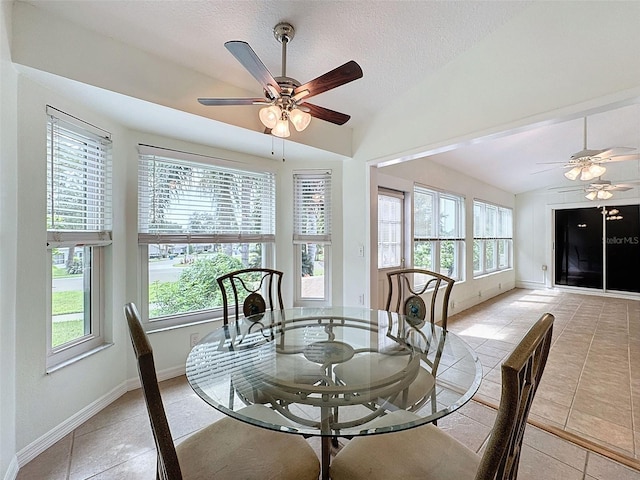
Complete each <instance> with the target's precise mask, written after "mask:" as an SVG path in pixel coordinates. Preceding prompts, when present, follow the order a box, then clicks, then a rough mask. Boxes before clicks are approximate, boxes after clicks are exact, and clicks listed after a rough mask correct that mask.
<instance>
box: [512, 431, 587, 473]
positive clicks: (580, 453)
mask: <svg viewBox="0 0 640 480" xmlns="http://www.w3.org/2000/svg"><path fill="white" fill-rule="evenodd" d="M524 444H525V445H529V446H530V447H533V448H535V449H536V450H538V451H539V452H542V453H544V454H546V455H549V456H550V457H552V458H555V459H556V460H559V461H560V462H562V463H565V464H567V465H569V466H571V467H573V468H575V469H577V470H580V471H582V470H583V469H584V465H585V461H586V458H587V451H586V450H585V449H584V448H581V447H578V446H577V445H574V444H573V443H570V442H567V441H566V440H562V439H561V438H558V437H556V436H555V435H552V434H550V433H547V432H545V431H543V430H540V429H539V428H536V427H534V426H533V425H527V428H526V430H525V433H524Z"/></svg>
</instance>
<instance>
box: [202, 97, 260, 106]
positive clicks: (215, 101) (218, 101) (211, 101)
mask: <svg viewBox="0 0 640 480" xmlns="http://www.w3.org/2000/svg"><path fill="white" fill-rule="evenodd" d="M198 101H199V102H200V103H201V104H202V105H207V106H226V105H268V104H269V102H268V101H267V100H266V99H264V98H199V99H198Z"/></svg>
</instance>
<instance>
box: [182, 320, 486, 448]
mask: <svg viewBox="0 0 640 480" xmlns="http://www.w3.org/2000/svg"><path fill="white" fill-rule="evenodd" d="M186 372H187V379H188V381H189V383H190V384H191V386H192V387H193V389H194V391H195V392H196V393H197V394H198V395H199V396H200V397H201V398H203V399H204V400H205V401H206V402H207V403H209V404H210V405H212V406H213V407H215V408H216V409H218V410H220V411H222V412H223V413H225V414H227V415H229V416H231V417H234V418H237V419H238V420H241V421H244V422H247V423H251V424H254V425H257V426H261V427H264V428H270V429H273V430H280V431H287V432H291V433H298V434H302V435H311V436H313V435H316V436H356V435H366V434H373V433H384V432H390V431H397V430H403V429H407V428H411V427H414V426H417V425H421V424H426V423H430V422H433V421H434V420H437V419H438V418H441V417H443V416H445V415H447V414H449V413H451V412H453V411H455V410H456V409H458V408H459V407H461V406H462V405H464V404H465V403H466V402H467V401H468V400H470V399H471V397H472V396H473V395H474V394H475V392H476V391H477V389H478V387H479V385H480V381H481V378H482V367H481V364H480V362H479V360H478V357H477V355H476V354H475V352H474V351H473V350H472V349H471V348H470V347H469V346H468V345H467V344H466V343H465V342H464V341H463V340H462V339H461V338H460V337H458V336H456V335H455V334H453V333H451V332H445V331H443V330H442V329H441V328H440V327H438V326H432V325H430V324H426V325H420V324H419V323H418V324H416V322H415V321H414V320H412V319H410V318H407V317H404V316H403V315H398V314H395V313H391V312H386V311H379V310H369V309H365V308H356V307H353V308H347V307H327V308H296V309H289V310H283V311H273V312H271V311H267V312H266V313H263V314H261V315H260V316H256V317H253V318H252V317H249V318H245V319H242V320H240V321H239V322H238V323H237V324H232V325H227V326H224V327H221V328H218V329H216V330H214V331H212V332H211V333H209V334H208V335H206V336H205V337H203V338H202V340H201V341H200V342H199V343H198V344H197V345H196V346H195V347H194V348H193V349H192V350H191V352H190V354H189V356H188V358H187V363H186ZM252 404H262V405H265V406H267V407H269V408H270V409H272V410H275V411H277V412H279V413H280V414H281V415H279V416H273V415H269V416H268V418H266V417H261V415H260V414H259V412H260V411H262V410H261V409H246V408H245V407H247V406H248V405H252ZM398 410H403V411H406V412H410V414H403V415H391V416H387V415H386V414H387V413H389V412H393V411H398ZM256 412H258V413H256ZM274 418H278V419H279V420H278V422H275V420H274Z"/></svg>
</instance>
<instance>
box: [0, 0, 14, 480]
mask: <svg viewBox="0 0 640 480" xmlns="http://www.w3.org/2000/svg"><path fill="white" fill-rule="evenodd" d="M11 13H12V12H11V2H8V1H4V0H3V1H2V2H1V3H0V225H2V227H1V228H0V251H2V255H0V372H2V374H1V376H0V478H1V477H4V475H5V473H7V474H8V475H14V474H15V472H16V471H17V464H16V461H15V456H14V453H15V446H16V442H15V435H16V423H15V411H16V405H15V382H16V375H15V324H16V312H15V306H16V300H15V295H16V284H15V281H14V279H15V274H16V257H15V255H14V253H15V250H16V242H17V235H16V223H17V215H16V178H17V173H16V168H17V167H16V166H17V135H18V129H17V125H16V122H15V118H16V116H17V92H18V83H17V75H16V72H15V70H14V68H13V65H12V64H11V54H10V37H11Z"/></svg>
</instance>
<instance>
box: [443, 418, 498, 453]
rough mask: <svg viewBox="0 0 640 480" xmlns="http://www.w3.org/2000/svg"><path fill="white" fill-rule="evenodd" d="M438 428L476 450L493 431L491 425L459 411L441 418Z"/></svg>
mask: <svg viewBox="0 0 640 480" xmlns="http://www.w3.org/2000/svg"><path fill="white" fill-rule="evenodd" d="M438 428H441V429H442V430H444V431H445V432H447V433H448V434H450V435H451V436H452V437H453V438H455V439H456V440H458V441H459V442H460V443H462V444H463V445H465V446H466V447H467V448H469V449H471V450H473V451H474V452H477V451H478V450H480V447H482V445H483V444H484V442H485V441H486V439H487V437H488V436H489V433H490V432H491V427H488V426H487V425H484V424H482V423H480V422H478V421H476V420H474V419H472V418H469V417H467V416H465V415H461V414H458V413H453V414H451V415H447V416H446V417H444V418H442V419H441V420H439V421H438Z"/></svg>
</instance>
